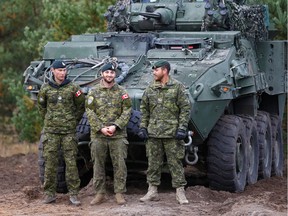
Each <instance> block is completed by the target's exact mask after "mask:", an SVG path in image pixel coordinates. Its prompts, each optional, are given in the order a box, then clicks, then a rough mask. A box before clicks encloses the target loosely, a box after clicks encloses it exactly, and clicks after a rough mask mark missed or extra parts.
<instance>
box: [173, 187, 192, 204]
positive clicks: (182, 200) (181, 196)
mask: <svg viewBox="0 0 288 216" xmlns="http://www.w3.org/2000/svg"><path fill="white" fill-rule="evenodd" d="M176 199H177V201H178V202H179V204H181V205H182V204H188V203H189V202H188V200H187V199H186V196H185V190H184V187H179V188H177V189H176Z"/></svg>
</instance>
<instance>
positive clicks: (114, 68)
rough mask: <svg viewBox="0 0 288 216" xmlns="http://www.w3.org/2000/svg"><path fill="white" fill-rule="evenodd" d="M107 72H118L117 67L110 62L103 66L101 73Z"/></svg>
mask: <svg viewBox="0 0 288 216" xmlns="http://www.w3.org/2000/svg"><path fill="white" fill-rule="evenodd" d="M107 70H113V71H116V67H115V65H113V64H112V63H111V62H109V63H107V64H105V65H103V66H102V68H101V71H102V72H104V71H107Z"/></svg>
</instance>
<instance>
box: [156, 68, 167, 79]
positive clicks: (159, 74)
mask: <svg viewBox="0 0 288 216" xmlns="http://www.w3.org/2000/svg"><path fill="white" fill-rule="evenodd" d="M165 70H166V69H165V68H161V67H159V68H155V69H153V76H154V80H156V81H161V80H162V79H163V77H164V75H165Z"/></svg>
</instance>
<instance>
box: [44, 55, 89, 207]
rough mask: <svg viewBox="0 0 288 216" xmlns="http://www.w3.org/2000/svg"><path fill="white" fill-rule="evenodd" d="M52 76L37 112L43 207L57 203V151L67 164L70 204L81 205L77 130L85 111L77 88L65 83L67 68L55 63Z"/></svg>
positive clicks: (68, 81)
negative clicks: (41, 126)
mask: <svg viewBox="0 0 288 216" xmlns="http://www.w3.org/2000/svg"><path fill="white" fill-rule="evenodd" d="M51 70H52V73H53V76H52V78H51V79H50V80H49V82H48V83H45V84H43V86H42V87H41V89H40V91H39V94H38V108H39V112H40V114H41V116H42V117H43V119H44V136H43V140H42V143H43V148H44V149H43V154H44V159H45V176H44V178H45V180H44V193H45V198H44V200H43V203H45V204H48V203H52V202H55V201H56V196H55V192H56V186H57V168H58V150H59V148H61V149H62V151H63V156H64V160H65V164H66V173H65V177H66V183H67V187H68V190H69V195H70V198H69V200H70V202H71V203H72V204H73V205H80V204H81V203H80V201H79V200H78V198H77V194H78V192H79V186H80V179H79V175H78V169H77V165H76V156H77V151H78V148H77V142H76V126H77V124H78V122H79V121H80V120H81V118H82V115H83V113H84V111H85V96H84V94H82V92H81V90H80V87H79V86H78V85H76V84H74V83H72V82H71V81H70V80H69V79H66V74H67V71H66V65H65V63H64V62H63V61H54V62H53V64H52V67H51Z"/></svg>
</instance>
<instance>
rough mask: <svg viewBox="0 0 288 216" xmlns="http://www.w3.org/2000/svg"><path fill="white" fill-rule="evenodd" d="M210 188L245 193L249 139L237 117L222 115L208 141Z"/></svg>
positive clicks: (240, 120)
mask: <svg viewBox="0 0 288 216" xmlns="http://www.w3.org/2000/svg"><path fill="white" fill-rule="evenodd" d="M207 146H208V157H207V168H208V181H209V187H210V188H212V189H216V190H226V191H230V192H240V191H243V190H244V188H245V186H246V178H247V166H248V163H247V152H248V147H247V146H248V145H247V138H246V131H245V126H244V123H243V122H242V119H241V118H240V117H238V116H233V115H225V116H222V117H221V118H220V119H219V120H218V122H217V123H216V125H215V126H214V128H213V130H212V132H211V133H210V137H209V139H208V142H207Z"/></svg>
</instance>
